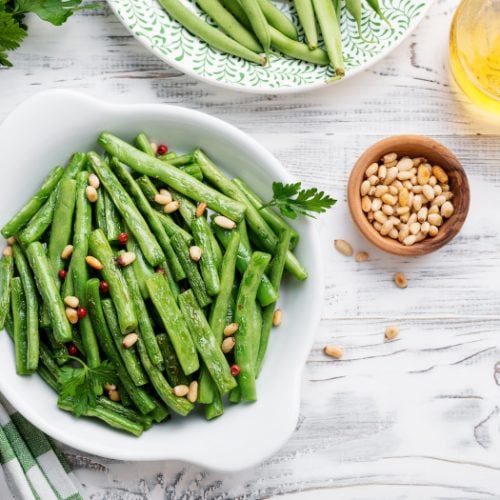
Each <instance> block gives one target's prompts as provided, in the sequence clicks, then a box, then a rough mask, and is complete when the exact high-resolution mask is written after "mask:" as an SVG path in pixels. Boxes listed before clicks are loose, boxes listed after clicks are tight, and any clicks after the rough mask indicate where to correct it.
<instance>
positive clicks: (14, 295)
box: [10, 278, 31, 375]
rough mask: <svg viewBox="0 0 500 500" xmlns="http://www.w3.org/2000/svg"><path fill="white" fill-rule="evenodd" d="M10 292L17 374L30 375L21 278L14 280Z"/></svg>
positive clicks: (24, 301)
mask: <svg viewBox="0 0 500 500" xmlns="http://www.w3.org/2000/svg"><path fill="white" fill-rule="evenodd" d="M10 290H11V299H10V303H11V308H12V326H13V332H14V351H15V357H16V373H17V374H18V375H29V374H30V373H31V372H30V371H29V370H28V368H27V359H28V335H27V330H26V298H25V296H24V290H23V285H22V283H21V278H12V282H11V287H10Z"/></svg>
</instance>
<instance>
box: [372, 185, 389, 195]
mask: <svg viewBox="0 0 500 500" xmlns="http://www.w3.org/2000/svg"><path fill="white" fill-rule="evenodd" d="M387 192H389V188H388V187H387V186H384V185H383V184H380V185H379V186H377V187H376V188H375V196H376V197H377V198H381V197H382V195H384V194H385V193H387Z"/></svg>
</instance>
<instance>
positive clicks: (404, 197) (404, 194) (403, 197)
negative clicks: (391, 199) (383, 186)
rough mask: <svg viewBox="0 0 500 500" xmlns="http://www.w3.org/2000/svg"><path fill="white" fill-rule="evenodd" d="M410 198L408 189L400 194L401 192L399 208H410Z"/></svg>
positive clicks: (404, 189)
mask: <svg viewBox="0 0 500 500" xmlns="http://www.w3.org/2000/svg"><path fill="white" fill-rule="evenodd" d="M409 198H410V193H409V192H408V189H406V188H403V189H402V190H401V191H400V192H399V199H398V201H399V206H400V207H407V206H408V200H409Z"/></svg>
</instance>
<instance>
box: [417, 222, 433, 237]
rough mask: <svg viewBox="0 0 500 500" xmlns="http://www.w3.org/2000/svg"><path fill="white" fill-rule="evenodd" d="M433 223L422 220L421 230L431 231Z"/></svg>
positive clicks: (424, 232) (424, 231) (425, 232)
mask: <svg viewBox="0 0 500 500" xmlns="http://www.w3.org/2000/svg"><path fill="white" fill-rule="evenodd" d="M430 227H431V225H430V224H429V222H428V221H424V222H422V225H421V226H420V232H421V233H423V234H427V233H428V232H429V229H430Z"/></svg>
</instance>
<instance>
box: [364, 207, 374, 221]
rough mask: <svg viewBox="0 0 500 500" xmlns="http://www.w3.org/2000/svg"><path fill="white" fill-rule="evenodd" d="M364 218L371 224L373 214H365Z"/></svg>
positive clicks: (370, 212)
mask: <svg viewBox="0 0 500 500" xmlns="http://www.w3.org/2000/svg"><path fill="white" fill-rule="evenodd" d="M366 218H367V219H368V222H373V218H374V217H373V212H372V211H371V210H370V211H369V212H368V213H367V214H366Z"/></svg>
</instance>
